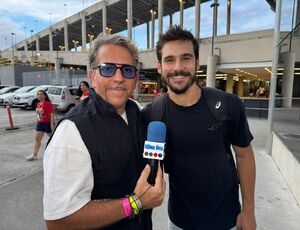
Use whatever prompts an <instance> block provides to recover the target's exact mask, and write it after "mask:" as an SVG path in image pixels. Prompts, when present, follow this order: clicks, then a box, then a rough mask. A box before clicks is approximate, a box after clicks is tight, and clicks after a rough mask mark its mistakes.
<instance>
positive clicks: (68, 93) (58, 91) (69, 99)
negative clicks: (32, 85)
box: [48, 86, 79, 111]
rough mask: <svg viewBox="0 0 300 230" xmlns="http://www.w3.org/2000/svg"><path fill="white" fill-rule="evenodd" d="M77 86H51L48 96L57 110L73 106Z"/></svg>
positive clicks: (66, 109) (64, 109) (67, 109)
mask: <svg viewBox="0 0 300 230" xmlns="http://www.w3.org/2000/svg"><path fill="white" fill-rule="evenodd" d="M78 88H79V87H78V86H51V87H49V89H48V96H49V98H50V100H51V102H52V104H53V105H54V106H55V108H56V109H57V110H58V111H69V110H70V109H71V108H73V107H74V106H75V98H76V96H77V92H78Z"/></svg>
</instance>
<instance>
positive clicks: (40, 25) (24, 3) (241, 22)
mask: <svg viewBox="0 0 300 230" xmlns="http://www.w3.org/2000/svg"><path fill="white" fill-rule="evenodd" d="M123 1H126V0H123ZM174 1H177V0H174ZM96 2H99V0H51V1H48V0H0V50H3V49H5V48H6V47H10V46H11V44H12V35H11V33H15V34H16V36H15V38H16V41H17V42H19V41H22V40H23V39H24V38H25V36H26V37H29V36H30V35H31V34H33V35H34V34H35V33H36V32H38V31H41V30H44V29H46V28H47V27H49V25H50V24H52V25H53V24H55V23H57V22H59V21H61V20H63V19H64V18H65V16H67V17H68V16H71V15H73V14H75V13H77V12H79V11H81V10H82V9H83V8H86V7H88V6H90V5H93V4H95V3H96ZM211 3H212V1H209V2H207V3H203V4H201V22H200V24H201V29H200V31H201V32H200V37H209V36H211V34H212V18H213V10H212V8H211V7H210V5H211ZM293 3H294V0H282V6H283V7H282V18H281V30H284V31H289V30H291V28H292V9H293ZM219 4H220V6H219V11H218V35H224V34H225V33H226V12H227V11H226V7H227V0H219ZM231 12H232V16H231V33H242V32H248V31H255V30H264V29H271V28H274V24H275V13H274V12H273V11H272V10H271V9H270V6H269V5H268V4H267V2H266V1H265V0H232V9H231ZM194 21H195V9H194V7H192V8H189V9H186V10H185V11H184V27H185V28H186V29H189V30H191V31H192V32H194ZM168 22H169V17H168V16H166V17H164V23H163V24H164V29H165V28H167V27H168V25H169V24H168ZM173 23H174V24H179V13H176V14H175V15H174V16H173ZM155 28H156V29H157V25H156V27H155ZM145 31H146V25H145V24H144V25H140V26H138V27H136V28H134V30H133V39H134V40H135V41H136V43H137V44H138V47H139V48H140V49H143V48H146V44H145V41H146V38H145V37H144V36H146V35H145V34H146V32H145ZM122 34H124V35H127V32H126V31H124V32H122Z"/></svg>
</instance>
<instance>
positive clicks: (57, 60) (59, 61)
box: [54, 58, 63, 84]
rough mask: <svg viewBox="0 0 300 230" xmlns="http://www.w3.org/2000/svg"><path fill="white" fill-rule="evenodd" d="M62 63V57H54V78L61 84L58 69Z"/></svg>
mask: <svg viewBox="0 0 300 230" xmlns="http://www.w3.org/2000/svg"><path fill="white" fill-rule="evenodd" d="M62 63H63V59H62V58H55V63H54V64H55V66H54V68H55V78H56V82H58V83H59V84H61V83H62V82H61V80H62V79H61V74H60V70H61V64H62Z"/></svg>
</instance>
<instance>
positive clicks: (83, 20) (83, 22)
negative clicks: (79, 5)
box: [81, 11, 86, 49]
mask: <svg viewBox="0 0 300 230" xmlns="http://www.w3.org/2000/svg"><path fill="white" fill-rule="evenodd" d="M85 15H86V13H85V11H82V12H81V41H82V44H81V47H82V49H86V18H85Z"/></svg>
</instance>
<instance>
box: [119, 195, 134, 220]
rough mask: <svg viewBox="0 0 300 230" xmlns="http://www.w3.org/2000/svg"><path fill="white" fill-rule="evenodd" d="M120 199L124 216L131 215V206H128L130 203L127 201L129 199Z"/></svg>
mask: <svg viewBox="0 0 300 230" xmlns="http://www.w3.org/2000/svg"><path fill="white" fill-rule="evenodd" d="M121 201H122V205H123V210H124V213H125V216H126V217H129V216H131V212H132V210H131V206H130V203H129V199H128V198H123V199H121Z"/></svg>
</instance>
